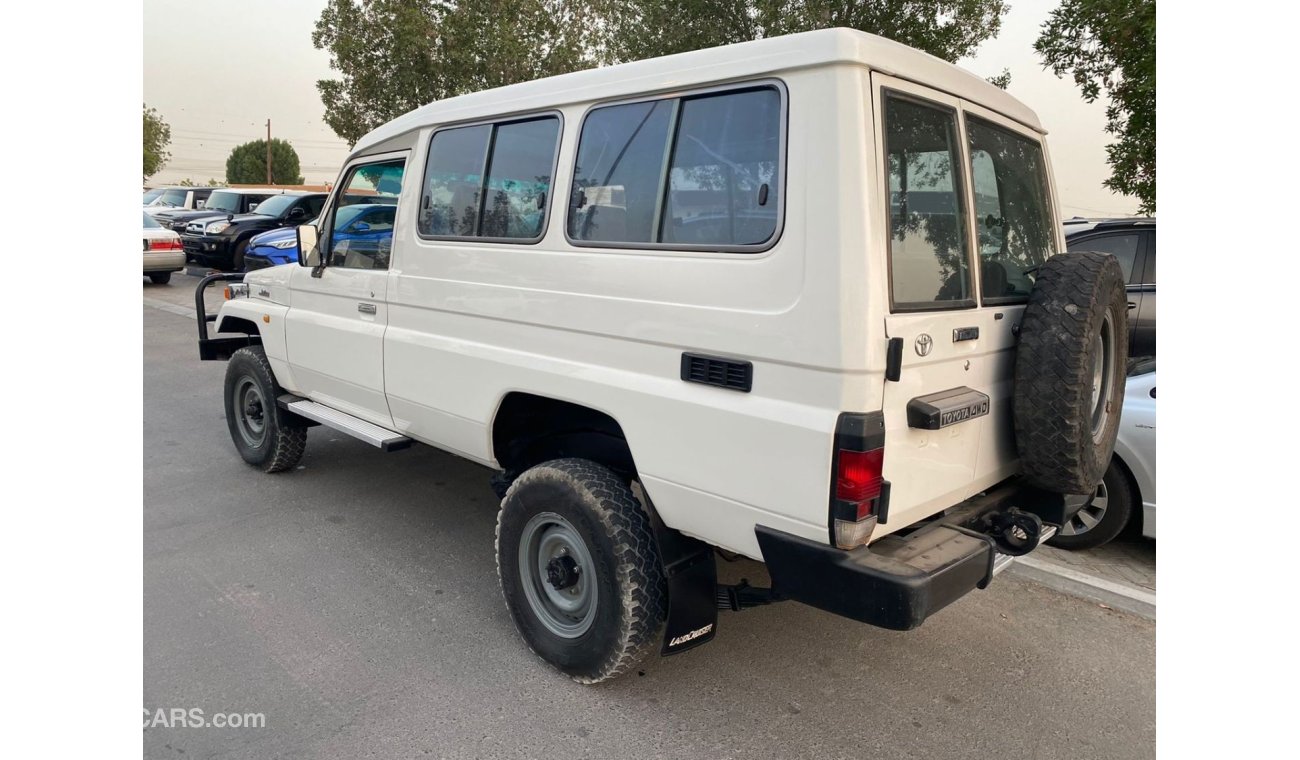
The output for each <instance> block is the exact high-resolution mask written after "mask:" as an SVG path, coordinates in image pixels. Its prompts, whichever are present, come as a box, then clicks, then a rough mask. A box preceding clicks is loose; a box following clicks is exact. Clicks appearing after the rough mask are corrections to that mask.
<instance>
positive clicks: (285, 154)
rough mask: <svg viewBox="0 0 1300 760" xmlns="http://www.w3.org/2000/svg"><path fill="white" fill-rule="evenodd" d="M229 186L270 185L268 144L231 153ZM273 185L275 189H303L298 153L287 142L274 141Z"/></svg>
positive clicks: (262, 142) (252, 144)
mask: <svg viewBox="0 0 1300 760" xmlns="http://www.w3.org/2000/svg"><path fill="white" fill-rule="evenodd" d="M226 182H229V183H230V184H232V185H236V184H259V185H260V184H263V183H265V182H266V140H254V141H253V142H246V143H244V144H243V145H240V146H238V147H237V148H235V149H234V150H232V151H230V157H229V158H227V159H226ZM271 183H272V184H275V185H301V184H302V175H301V174H299V173H298V152H297V151H295V150H294V149H293V146H292V145H290V144H289V143H287V142H285V141H284V140H280V139H278V138H274V139H272V140H271Z"/></svg>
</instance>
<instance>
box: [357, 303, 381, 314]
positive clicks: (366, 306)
mask: <svg viewBox="0 0 1300 760" xmlns="http://www.w3.org/2000/svg"><path fill="white" fill-rule="evenodd" d="M357 311H359V312H361V313H362V314H377V313H378V312H379V307H377V306H375V305H374V304H372V303H359V304H357Z"/></svg>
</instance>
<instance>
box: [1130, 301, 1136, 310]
mask: <svg viewBox="0 0 1300 760" xmlns="http://www.w3.org/2000/svg"><path fill="white" fill-rule="evenodd" d="M1137 307H1138V305H1137V302H1136V301H1129V302H1128V309H1129V311H1132V310H1134V309H1136V308H1137Z"/></svg>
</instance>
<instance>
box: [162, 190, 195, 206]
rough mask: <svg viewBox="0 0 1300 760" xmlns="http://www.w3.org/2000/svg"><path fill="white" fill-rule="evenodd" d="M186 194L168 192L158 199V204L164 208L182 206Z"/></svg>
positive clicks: (185, 191) (183, 192) (174, 191)
mask: <svg viewBox="0 0 1300 760" xmlns="http://www.w3.org/2000/svg"><path fill="white" fill-rule="evenodd" d="M188 192H189V191H187V190H168V191H167V192H165V193H163V194H162V197H161V198H159V199H158V203H160V204H162V205H164V206H184V205H185V195H186V194H187V193H188Z"/></svg>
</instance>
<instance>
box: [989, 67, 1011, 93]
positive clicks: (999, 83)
mask: <svg viewBox="0 0 1300 760" xmlns="http://www.w3.org/2000/svg"><path fill="white" fill-rule="evenodd" d="M989 84H991V85H993V86H994V87H997V88H999V89H1002V90H1005V89H1007V88H1008V87H1010V86H1011V69H1003V70H1002V73H1001V74H997V75H996V76H991V77H989Z"/></svg>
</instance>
